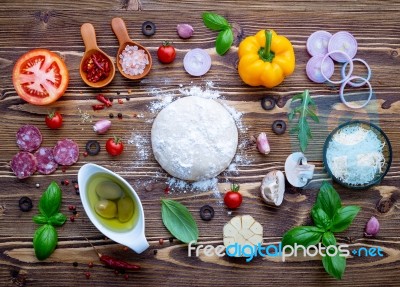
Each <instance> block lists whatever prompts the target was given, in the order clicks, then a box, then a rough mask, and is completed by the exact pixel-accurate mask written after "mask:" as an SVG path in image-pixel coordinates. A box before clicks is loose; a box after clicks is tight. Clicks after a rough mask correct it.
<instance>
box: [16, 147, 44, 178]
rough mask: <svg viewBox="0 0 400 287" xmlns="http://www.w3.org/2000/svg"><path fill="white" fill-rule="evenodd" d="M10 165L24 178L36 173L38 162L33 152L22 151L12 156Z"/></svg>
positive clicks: (19, 176) (17, 174) (18, 175)
mask: <svg viewBox="0 0 400 287" xmlns="http://www.w3.org/2000/svg"><path fill="white" fill-rule="evenodd" d="M10 166H11V169H12V171H13V172H14V174H15V175H16V176H17V177H18V178H20V179H22V178H27V177H30V176H31V175H32V174H34V173H35V171H36V167H37V162H36V158H35V156H34V155H33V154H31V153H29V152H26V151H20V152H19V153H17V154H16V155H14V157H13V158H12V160H11V163H10Z"/></svg>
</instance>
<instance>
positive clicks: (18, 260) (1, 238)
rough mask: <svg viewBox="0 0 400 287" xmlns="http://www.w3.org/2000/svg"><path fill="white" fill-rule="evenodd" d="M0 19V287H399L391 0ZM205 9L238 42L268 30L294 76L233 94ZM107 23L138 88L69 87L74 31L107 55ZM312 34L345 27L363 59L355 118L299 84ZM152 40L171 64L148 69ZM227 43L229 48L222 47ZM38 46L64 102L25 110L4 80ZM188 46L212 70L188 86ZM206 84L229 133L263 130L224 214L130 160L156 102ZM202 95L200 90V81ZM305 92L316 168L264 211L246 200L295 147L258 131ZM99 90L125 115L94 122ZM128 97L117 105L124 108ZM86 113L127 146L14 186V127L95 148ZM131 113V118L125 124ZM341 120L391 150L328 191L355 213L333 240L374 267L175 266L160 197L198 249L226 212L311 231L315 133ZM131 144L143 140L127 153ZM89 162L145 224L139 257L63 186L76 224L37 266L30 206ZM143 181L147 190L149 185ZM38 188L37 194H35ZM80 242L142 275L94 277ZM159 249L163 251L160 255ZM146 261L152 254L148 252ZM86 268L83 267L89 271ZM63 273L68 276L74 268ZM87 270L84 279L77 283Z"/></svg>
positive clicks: (98, 272) (145, 138)
mask: <svg viewBox="0 0 400 287" xmlns="http://www.w3.org/2000/svg"><path fill="white" fill-rule="evenodd" d="M1 6H2V7H1V9H0V26H1V29H0V68H1V73H0V94H1V98H0V111H1V112H0V122H1V125H0V134H1V135H2V136H1V138H2V141H1V144H0V180H1V192H0V285H1V286H69V287H71V286H152V287H154V286H207V287H209V286H287V285H291V286H400V283H399V276H400V268H399V267H400V264H399V260H400V247H399V245H400V237H399V234H400V225H399V220H400V212H399V206H398V203H397V199H398V196H399V194H400V190H399V183H400V180H399V178H400V176H399V173H400V162H399V159H398V157H397V155H398V152H399V148H400V146H399V145H400V133H399V128H400V121H399V120H400V115H399V112H400V102H399V101H398V99H399V98H400V81H399V79H400V69H399V64H400V56H399V54H400V30H399V17H398V16H399V15H398V11H400V2H399V1H374V0H364V1H351V0H341V1H320V0H319V1H277V0H274V1H259V0H254V1H233V0H230V1H229V0H223V1H189V0H183V1H169V0H168V1H155V0H154V1H153V0H143V1H139V0H136V1H129V0H124V1H120V0H111V1H89V0H86V1H62V0H54V1H37V0H33V1H22V0H16V1H12V0H3V1H2V5H1ZM207 10H211V11H215V12H218V13H220V14H222V15H224V16H225V17H226V18H227V19H228V20H229V21H230V22H235V23H236V24H237V25H238V26H239V27H241V28H242V29H243V35H239V36H247V35H252V34H254V33H256V32H257V31H258V30H260V29H263V28H273V29H275V30H276V31H277V32H278V33H279V34H282V35H285V36H287V37H288V38H289V39H290V41H291V42H292V43H293V45H294V49H295V54H296V70H295V72H294V74H293V75H292V76H291V77H289V78H288V79H287V80H285V81H284V83H283V84H281V85H280V86H278V87H276V88H273V89H266V88H262V87H259V88H254V87H249V86H246V85H245V84H243V83H242V82H241V80H240V78H239V76H238V73H237V68H236V64H237V53H236V52H237V44H236V45H235V46H234V47H232V48H231V50H230V51H229V52H228V53H227V55H225V56H224V57H221V56H218V55H217V54H216V53H215V49H214V40H215V37H216V33H215V32H212V31H210V30H208V29H207V28H206V27H205V26H204V25H203V23H202V20H201V13H202V12H203V11H207ZM113 17H122V18H123V19H125V21H126V24H127V26H128V29H129V34H130V36H131V37H132V38H133V39H134V40H137V41H139V42H140V43H142V44H143V45H144V46H146V47H148V48H149V50H150V52H151V54H152V56H153V60H154V66H153V68H152V70H151V72H150V74H149V75H148V76H147V77H146V78H145V79H143V80H142V81H140V82H132V81H129V80H127V79H124V78H122V76H121V75H120V74H119V73H118V72H117V74H116V77H115V79H114V80H113V82H112V83H111V84H110V85H109V86H107V87H106V88H103V89H92V88H89V87H88V86H86V85H85V84H84V83H83V81H82V80H81V78H80V76H79V71H78V66H79V62H80V59H81V57H82V55H83V51H84V46H83V43H82V39H81V35H80V26H81V25H82V24H83V23H85V22H90V23H92V24H93V25H94V27H95V29H96V31H97V40H98V45H99V46H100V47H101V48H102V49H103V50H104V51H106V52H107V53H108V54H110V55H113V56H114V55H115V54H116V52H117V48H118V43H117V39H116V37H115V36H114V34H113V32H112V30H111V27H110V21H111V19H112V18H113ZM145 20H151V21H153V22H154V23H156V25H157V33H156V34H155V35H154V36H152V37H145V36H143V35H142V33H141V30H140V29H141V24H142V22H144V21H145ZM178 23H189V24H191V25H193V27H194V30H195V33H194V36H193V37H192V38H191V39H189V40H182V39H179V37H177V35H176V25H177V24H178ZM316 30H328V31H330V32H331V33H334V32H337V31H341V30H346V31H349V32H351V33H352V34H353V35H354V36H355V37H356V39H357V41H358V45H359V50H358V53H357V56H358V57H360V58H362V59H365V60H366V61H367V62H368V63H369V65H370V66H371V69H372V75H373V76H372V79H371V84H372V87H373V91H374V94H373V99H372V101H371V102H370V104H369V105H368V107H367V108H366V109H361V110H349V109H347V108H346V107H345V106H344V105H342V104H341V103H340V100H339V97H338V89H337V88H336V87H333V86H328V85H325V84H314V83H311V82H310V81H309V80H308V79H307V77H306V74H305V65H306V63H307V61H308V59H309V55H308V53H307V51H306V46H305V44H306V40H307V37H308V36H309V35H310V34H311V33H312V32H314V31H316ZM164 40H172V41H173V42H174V45H175V46H176V48H177V57H176V60H175V62H174V63H172V64H169V65H163V64H160V63H159V62H158V61H157V58H156V51H157V47H158V46H159V45H160V44H161V43H162V41H164ZM239 41H240V39H239V38H237V39H236V40H235V43H238V42H239ZM37 47H42V48H48V49H50V50H52V51H55V52H57V53H59V54H60V55H61V56H62V57H63V58H64V60H65V62H66V64H67V67H68V69H69V72H70V83H69V87H68V89H67V91H66V93H65V95H64V96H63V97H62V98H61V99H60V100H58V101H57V102H56V103H54V104H52V105H50V106H33V105H31V104H28V103H26V102H24V101H23V100H21V99H20V98H19V97H18V95H17V94H16V92H15V90H14V88H13V84H12V69H13V66H14V63H15V61H16V60H17V59H18V58H19V57H20V56H21V55H22V54H23V53H25V52H27V51H28V50H30V49H33V48H37ZM192 48H204V49H207V51H208V52H209V53H210V55H211V57H212V68H211V70H210V72H208V73H207V74H206V75H205V76H203V77H199V78H195V77H190V76H189V75H188V74H186V73H185V71H184V69H183V65H182V60H183V57H184V55H185V53H186V52H187V51H188V50H189V49H192ZM210 81H212V83H213V86H214V87H215V88H214V89H215V90H218V91H219V92H220V94H221V96H222V97H224V99H225V100H224V102H225V103H226V104H228V105H229V106H231V107H233V108H235V109H236V110H237V111H239V112H242V113H243V119H242V123H243V125H244V127H245V128H246V129H247V130H246V131H245V132H243V133H241V134H240V138H241V142H245V141H247V140H248V139H250V138H251V136H253V135H257V134H259V133H260V132H262V131H266V132H268V133H269V134H270V144H271V149H272V152H271V154H270V155H268V156H261V155H260V154H259V153H258V152H257V150H256V148H255V146H254V145H248V146H247V148H246V149H243V150H242V151H240V152H241V155H242V156H244V157H245V158H246V159H248V161H247V162H244V163H243V161H241V162H242V164H240V163H239V164H238V170H237V172H233V173H232V172H230V173H229V172H228V173H224V174H223V175H221V176H220V177H219V178H218V180H219V185H218V188H219V191H220V194H221V196H223V193H224V192H225V191H224V189H226V188H227V187H228V182H233V181H234V182H237V183H240V184H241V187H242V193H243V195H244V202H243V204H242V206H241V207H240V208H239V209H238V210H237V211H234V212H233V213H232V214H229V213H228V210H227V209H226V208H225V207H224V205H223V204H221V200H220V199H219V198H218V196H215V193H214V192H212V191H208V192H207V191H206V192H193V191H187V192H186V193H185V192H183V190H179V189H175V190H174V191H172V192H171V193H170V194H169V195H165V194H164V192H163V190H162V187H161V188H160V186H162V185H163V183H165V182H166V181H167V179H168V175H167V174H166V173H165V172H164V171H163V170H162V169H161V168H160V166H159V165H158V164H157V162H156V161H155V160H154V157H153V155H152V154H151V151H150V152H149V154H148V156H143V155H141V154H140V153H141V152H143V151H146V146H147V148H148V149H147V150H148V151H149V147H150V146H149V144H150V141H149V137H150V129H151V123H152V120H153V119H154V117H155V116H156V114H157V113H156V112H151V109H150V108H149V106H151V104H152V103H155V102H159V101H160V97H157V93H161V94H172V95H174V96H176V97H179V96H180V92H179V89H180V85H182V87H183V88H190V87H191V86H200V87H203V88H206V87H207V82H210ZM208 84H210V83H208ZM304 89H309V90H310V92H311V94H312V96H313V98H314V99H315V100H316V102H317V105H318V114H319V116H320V119H321V123H320V124H319V125H315V124H313V125H312V130H313V134H314V139H313V140H312V141H311V143H310V145H309V148H308V150H307V152H306V156H307V157H308V158H309V160H310V161H311V162H312V163H313V164H315V165H316V172H315V176H314V179H313V180H312V182H311V183H310V185H309V186H308V187H307V188H305V189H295V188H290V187H287V188H286V194H285V198H284V202H283V204H282V206H281V207H279V208H272V207H267V206H266V205H265V204H264V203H263V202H262V200H261V199H260V196H259V186H260V181H261V180H262V178H263V177H264V176H265V175H266V173H267V172H269V171H270V170H272V169H281V170H282V169H283V165H284V161H285V159H286V157H287V156H288V155H289V154H290V153H291V152H294V151H298V150H299V148H298V143H297V141H296V139H295V138H294V137H290V136H289V134H288V133H286V134H284V135H283V136H276V135H274V134H273V133H272V132H271V130H270V126H271V124H272V122H273V121H274V120H276V119H285V118H286V115H287V112H288V110H289V105H290V101H288V100H289V99H290V98H291V97H292V96H294V95H296V94H298V93H300V92H302V91H303V90H304ZM98 93H104V94H105V95H106V96H112V97H114V98H115V99H118V98H121V99H123V101H124V104H116V103H115V104H114V106H113V107H112V108H110V109H108V110H104V111H98V112H93V111H92V110H91V105H92V104H95V103H96V100H95V95H96V94H98ZM266 95H272V96H274V97H276V98H277V99H278V98H279V99H280V107H277V108H275V109H274V110H273V111H270V112H266V111H264V110H262V109H261V107H260V99H261V98H263V97H264V96H266ZM126 97H128V98H129V101H127V100H126V99H125V98H126ZM54 109H57V110H59V111H60V112H61V113H62V114H63V115H64V120H65V122H64V126H63V128H62V129H60V130H56V131H55V130H50V129H48V128H47V127H46V126H45V124H44V117H45V115H46V113H47V112H48V111H49V110H54ZM79 111H80V112H81V113H85V112H87V113H88V114H90V115H91V116H92V120H93V121H95V120H98V119H100V118H104V117H107V116H108V114H109V113H110V112H113V113H114V114H117V113H118V112H121V113H123V115H124V118H123V119H122V120H118V119H114V120H113V127H112V134H116V135H119V136H121V137H122V139H123V140H124V141H125V142H126V150H125V151H124V154H123V156H120V157H117V158H111V157H109V156H108V155H107V154H106V152H105V151H104V150H103V151H102V152H101V153H100V154H99V155H98V156H96V157H83V156H82V155H81V156H80V158H79V161H78V163H76V164H74V165H73V166H71V167H70V168H68V169H67V170H66V171H65V172H62V170H61V169H59V170H58V171H57V172H56V173H54V174H52V175H48V176H42V175H37V174H36V175H34V176H32V177H30V178H28V179H26V180H18V179H17V178H16V177H15V176H14V175H13V173H12V172H11V171H10V169H9V161H10V159H11V158H12V156H13V155H14V154H15V153H16V152H17V151H18V148H17V146H16V144H15V133H16V131H17V129H18V128H19V127H20V126H21V125H23V124H27V123H30V124H34V125H36V126H37V127H39V128H40V130H41V131H42V133H43V138H44V142H43V146H53V145H54V144H55V142H56V141H57V140H59V139H61V138H65V137H68V138H72V139H74V140H75V141H76V142H77V143H78V144H79V147H80V148H81V150H83V148H84V145H85V143H86V141H88V140H90V139H97V140H99V141H100V142H101V143H102V144H104V143H105V140H106V138H107V135H106V136H96V135H95V134H94V133H93V132H92V131H91V126H92V124H93V123H91V122H85V121H83V118H82V114H80V112H79ZM135 114H136V115H141V116H139V117H137V116H135ZM351 118H354V119H363V120H368V121H372V122H375V123H377V124H379V125H380V127H381V128H382V129H383V130H384V131H385V132H386V133H387V135H388V137H389V138H390V140H391V143H392V146H393V154H394V158H393V164H392V167H391V169H390V171H389V173H388V174H387V176H386V177H385V179H384V180H383V182H382V183H381V185H378V186H375V187H372V188H369V189H367V190H361V191H353V190H349V189H345V188H342V187H340V186H339V185H337V184H334V187H335V188H336V189H337V190H338V192H339V193H340V196H341V198H342V200H343V202H344V204H357V205H359V206H361V207H362V211H361V212H360V213H359V215H358V216H357V218H356V219H355V221H354V223H353V224H352V226H351V227H350V228H349V229H348V230H347V231H346V232H343V233H340V234H339V237H338V238H339V239H338V240H339V242H340V243H348V244H350V245H351V248H359V247H362V246H367V247H368V246H380V247H381V248H382V249H383V250H384V253H385V256H384V257H380V258H371V257H365V256H363V257H352V258H349V259H348V260H347V270H346V273H345V275H344V278H343V280H341V281H337V280H334V279H332V278H331V277H329V276H328V275H327V274H326V273H325V272H324V269H323V267H322V265H321V262H320V260H313V259H310V258H302V259H300V258H297V259H296V258H292V259H291V260H290V262H286V263H282V262H280V261H279V260H276V259H271V258H269V259H267V258H264V259H263V258H256V259H254V260H253V261H252V262H251V263H245V262H244V260H242V259H239V260H238V259H236V260H235V259H232V258H228V257H223V258H217V257H205V256H202V257H200V258H196V257H188V256H187V247H186V245H184V244H181V243H179V242H178V241H177V240H173V242H172V243H171V242H170V241H169V240H168V239H169V238H170V236H171V235H170V234H169V233H168V231H167V230H166V229H165V228H164V226H163V223H162V221H161V214H160V198H164V197H166V198H174V199H177V200H179V201H180V202H181V203H183V204H185V205H186V206H188V208H189V210H190V211H191V212H192V213H193V214H194V217H195V219H196V221H197V223H198V225H199V230H200V239H199V243H200V244H214V245H218V244H221V243H222V227H223V225H224V224H225V223H226V222H227V221H228V220H229V219H230V218H231V217H232V216H233V215H243V214H250V215H252V216H253V217H254V218H255V219H256V220H258V221H259V222H260V223H262V225H263V226H264V242H265V243H267V244H269V243H277V242H279V241H280V239H281V236H282V235H283V233H284V232H285V231H286V230H288V229H290V228H291V227H293V226H297V225H302V224H308V223H310V222H311V219H310V216H309V210H310V208H311V206H312V204H313V202H314V200H315V197H316V194H317V191H318V188H319V186H320V184H321V182H322V181H323V180H329V178H328V176H327V174H326V173H325V171H324V168H323V165H322V145H323V142H324V140H325V138H326V136H327V135H328V133H329V132H330V131H331V130H332V129H333V128H335V127H336V126H337V125H338V124H339V123H342V122H345V121H346V120H349V119H351ZM135 135H138V136H139V137H140V138H141V139H142V143H143V145H144V146H140V145H139V144H138V142H137V141H136V142H134V143H131V144H129V143H128V141H129V140H130V139H132V137H134V136H135ZM87 162H93V163H97V164H100V165H102V166H104V167H106V168H109V169H111V170H113V171H115V172H117V173H119V174H120V175H122V176H123V177H124V178H126V179H127V180H128V181H129V182H130V183H131V185H132V186H133V187H135V188H136V190H137V192H138V194H139V196H140V198H141V200H142V203H143V208H144V212H145V216H146V236H147V238H148V240H149V243H150V248H149V249H148V250H146V251H145V252H143V253H142V254H135V253H134V252H131V251H126V250H124V248H123V246H121V245H119V244H116V243H114V242H112V241H110V240H107V239H104V236H102V234H101V233H100V232H99V231H98V230H97V229H96V228H95V227H94V225H93V224H92V223H91V222H90V221H89V219H88V218H87V216H86V214H85V212H84V210H83V207H82V205H81V202H80V198H79V196H78V195H76V194H75V192H74V189H73V187H72V185H71V184H70V185H68V186H62V190H63V204H62V208H61V211H62V212H63V213H64V214H67V215H68V216H70V215H71V212H70V211H69V210H68V205H76V206H77V210H78V217H77V219H76V220H75V222H70V221H68V222H67V223H66V224H65V225H64V226H63V227H61V228H58V233H59V243H58V247H57V249H56V251H55V252H54V253H53V255H52V256H51V257H50V258H49V259H47V260H45V261H42V262H39V261H38V260H37V259H36V258H35V256H34V253H33V248H32V236H33V233H34V230H35V228H36V227H37V226H36V225H35V224H34V223H33V222H32V216H33V215H34V214H36V212H37V204H38V199H39V197H40V195H41V193H42V192H43V191H44V189H45V188H46V186H47V185H48V184H49V183H50V182H51V181H53V180H55V181H57V182H58V183H60V182H61V180H64V179H68V180H70V181H72V180H75V179H76V176H77V172H78V170H79V168H80V167H81V166H82V165H83V164H85V163H87ZM151 183H158V185H152V184H151ZM36 184H40V188H36ZM21 196H29V197H31V198H32V199H33V203H34V209H33V210H32V211H30V212H27V213H23V212H21V211H20V210H19V208H18V199H19V198H20V197H21ZM204 204H211V205H213V206H214V208H215V212H216V213H215V217H214V219H213V220H212V221H210V222H204V221H202V220H201V219H200V217H199V215H198V210H199V208H200V207H201V206H202V205H204ZM372 215H374V216H376V217H377V218H378V219H379V221H380V223H381V231H380V233H379V235H378V236H377V237H376V238H375V239H366V238H364V237H363V228H364V225H365V223H366V221H367V220H368V219H369V218H370V217H371V216H372ZM83 236H86V237H88V238H90V239H91V241H92V242H93V244H95V245H96V247H97V248H98V249H99V250H100V251H101V252H103V253H106V254H109V255H113V256H116V257H118V258H121V259H124V260H127V261H129V262H136V263H138V264H140V265H141V266H142V267H143V269H142V270H141V271H139V272H135V273H129V280H128V281H125V279H124V277H123V276H122V275H117V276H116V275H114V273H113V271H112V270H110V269H108V268H106V267H104V266H103V265H102V264H101V263H100V262H99V261H98V258H97V256H96V254H95V253H94V252H93V250H92V248H91V247H90V246H89V244H88V243H87V242H86V241H85V239H84V238H83ZM160 238H163V239H164V243H163V244H162V245H160V244H159V239H160ZM154 250H158V252H157V253H156V254H155V252H154ZM90 261H93V262H94V267H93V268H91V269H89V268H88V267H87V264H88V262H90ZM73 262H77V263H78V266H77V267H74V266H73ZM87 271H90V272H91V278H90V279H89V280H87V279H86V277H85V275H84V273H85V272H87Z"/></svg>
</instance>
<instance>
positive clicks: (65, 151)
mask: <svg viewBox="0 0 400 287" xmlns="http://www.w3.org/2000/svg"><path fill="white" fill-rule="evenodd" d="M53 155H54V160H55V161H56V162H57V163H58V164H61V165H73V164H74V163H76V162H77V161H78V157H79V147H78V145H77V143H76V142H74V141H73V140H71V139H63V140H60V141H58V142H57V144H56V146H55V147H54V148H53Z"/></svg>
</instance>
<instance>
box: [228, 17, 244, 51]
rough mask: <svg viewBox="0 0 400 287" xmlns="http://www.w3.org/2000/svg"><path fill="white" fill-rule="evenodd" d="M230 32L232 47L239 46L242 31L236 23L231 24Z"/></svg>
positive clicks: (242, 34)
mask: <svg viewBox="0 0 400 287" xmlns="http://www.w3.org/2000/svg"><path fill="white" fill-rule="evenodd" d="M231 26H232V31H233V45H235V46H239V44H240V42H242V40H243V36H244V31H243V28H242V26H241V25H240V24H239V23H237V22H232V24H231Z"/></svg>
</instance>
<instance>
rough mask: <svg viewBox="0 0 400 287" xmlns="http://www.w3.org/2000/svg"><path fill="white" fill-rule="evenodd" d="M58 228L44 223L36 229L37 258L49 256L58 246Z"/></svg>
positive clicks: (34, 241)
mask: <svg viewBox="0 0 400 287" xmlns="http://www.w3.org/2000/svg"><path fill="white" fill-rule="evenodd" d="M57 241H58V239H57V230H56V229H55V228H54V227H53V226H51V225H49V224H46V225H43V226H41V227H39V228H38V229H36V231H35V235H34V236H33V248H34V249H35V255H36V257H37V259H39V260H44V259H46V258H48V257H49V256H50V255H51V254H52V253H53V251H54V249H55V248H56V246H57Z"/></svg>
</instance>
